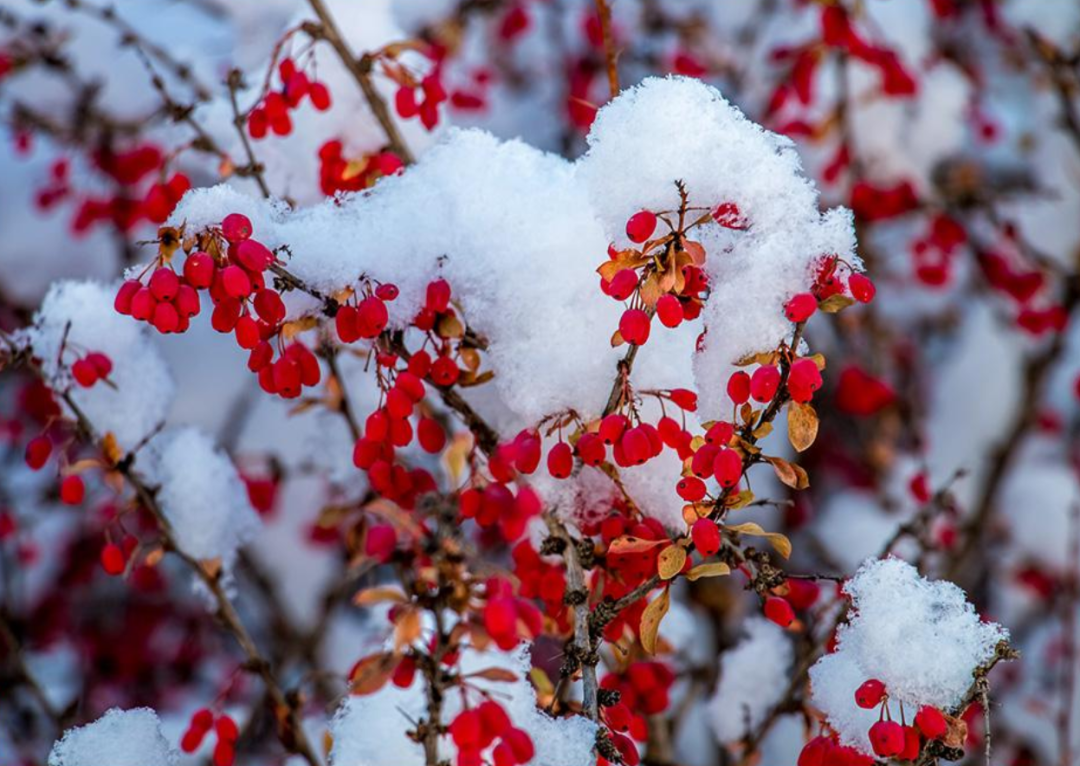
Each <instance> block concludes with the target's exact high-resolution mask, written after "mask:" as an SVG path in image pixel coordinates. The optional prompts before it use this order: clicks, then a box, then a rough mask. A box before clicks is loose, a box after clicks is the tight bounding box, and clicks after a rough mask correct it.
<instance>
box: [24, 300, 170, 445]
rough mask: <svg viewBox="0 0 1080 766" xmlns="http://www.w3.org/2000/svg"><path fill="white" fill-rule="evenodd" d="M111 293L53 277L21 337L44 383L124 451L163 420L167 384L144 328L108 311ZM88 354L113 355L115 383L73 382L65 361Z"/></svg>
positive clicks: (168, 399) (113, 378)
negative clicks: (67, 396) (90, 384)
mask: <svg viewBox="0 0 1080 766" xmlns="http://www.w3.org/2000/svg"><path fill="white" fill-rule="evenodd" d="M115 295H116V288H115V286H105V285H103V284H100V283H97V282H72V281H65V282H56V283H55V284H53V285H52V287H51V288H49V292H48V293H47V294H46V296H45V300H44V301H43V302H42V304H41V308H40V309H39V310H38V312H37V314H36V315H35V317H34V324H33V326H32V327H30V328H29V329H28V330H27V331H26V332H25V333H24V335H23V339H24V340H26V341H27V342H29V344H30V346H31V348H32V349H33V352H34V356H35V358H37V359H39V360H40V361H41V367H42V371H43V372H44V374H45V377H46V379H47V381H48V382H49V384H50V386H51V387H52V388H54V389H55V390H57V391H63V390H66V389H69V388H70V390H71V398H72V399H73V400H74V402H75V404H76V406H77V407H78V408H79V409H80V410H81V411H82V412H83V413H84V414H85V415H86V417H87V418H88V419H89V420H90V422H91V423H92V424H93V426H94V428H96V429H97V430H98V431H99V432H100V433H101V434H105V433H110V432H111V433H113V434H114V435H115V436H116V439H117V441H118V442H119V444H120V446H121V447H122V448H124V449H130V448H132V447H134V446H135V445H137V444H138V443H139V442H140V441H141V440H142V439H143V438H144V437H146V436H148V435H149V434H151V433H152V432H153V431H154V429H155V428H157V427H158V426H159V425H160V424H161V423H162V422H163V421H164V420H165V416H166V414H167V413H168V409H169V403H170V401H171V400H172V395H173V382H172V378H171V377H170V375H169V371H168V369H167V368H166V366H165V362H164V361H163V360H162V358H161V355H160V354H159V353H158V351H157V348H156V347H155V346H154V345H153V343H151V342H150V340H149V338H148V336H147V335H146V332H145V330H144V328H143V327H142V326H140V325H139V324H138V323H137V322H133V321H132V320H131V318H130V317H125V316H121V315H120V314H118V313H116V311H115V310H114V309H113V299H114V298H115ZM69 328H70V329H69ZM61 351H63V357H62V358H61ZM92 351H100V352H102V353H104V354H105V355H106V356H108V357H109V359H110V360H112V364H113V369H112V373H111V374H110V376H109V380H110V381H111V382H112V383H113V384H114V385H115V387H114V386H109V385H107V384H105V383H103V382H98V383H97V384H95V385H94V386H93V387H91V388H82V387H81V386H79V385H78V384H77V383H75V382H74V381H73V380H72V378H71V374H70V368H71V365H72V364H73V363H74V362H75V361H76V360H77V359H78V358H80V357H81V356H83V355H85V354H86V353H89V352H92Z"/></svg>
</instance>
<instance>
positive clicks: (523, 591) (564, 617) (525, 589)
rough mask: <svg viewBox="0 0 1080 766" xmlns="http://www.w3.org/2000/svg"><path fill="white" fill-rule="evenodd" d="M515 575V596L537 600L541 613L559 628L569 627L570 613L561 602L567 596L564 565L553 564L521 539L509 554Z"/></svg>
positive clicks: (526, 541) (565, 628)
mask: <svg viewBox="0 0 1080 766" xmlns="http://www.w3.org/2000/svg"><path fill="white" fill-rule="evenodd" d="M511 555H512V558H513V560H514V576H515V577H516V578H517V579H518V593H519V594H520V595H521V596H522V597H523V598H531V599H537V600H539V601H540V602H541V603H542V604H543V605H544V613H545V614H547V616H548V617H551V618H552V619H554V620H556V622H558V623H559V627H560V629H564V630H568V629H569V628H570V622H569V614H570V613H569V610H568V609H567V608H566V604H564V603H563V597H564V596H565V595H566V570H565V568H564V567H563V564H562V563H561V562H560V563H557V564H552V563H548V562H547V561H545V560H544V558H543V557H542V556H541V555H540V554H539V553H538V552H537V551H536V549H535V548H533V547H532V545H531V544H530V543H529V541H528V540H522V541H521V542H520V543H518V544H517V545H515V546H514V550H513V551H512V554H511Z"/></svg>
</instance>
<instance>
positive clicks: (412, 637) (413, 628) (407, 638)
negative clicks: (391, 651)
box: [394, 609, 422, 651]
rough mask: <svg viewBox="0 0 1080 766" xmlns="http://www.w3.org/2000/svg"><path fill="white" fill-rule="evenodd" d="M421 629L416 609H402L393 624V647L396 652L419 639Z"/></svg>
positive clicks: (418, 612)
mask: <svg viewBox="0 0 1080 766" xmlns="http://www.w3.org/2000/svg"><path fill="white" fill-rule="evenodd" d="M421 627H422V624H421V622H420V611H419V610H418V609H403V610H401V611H400V612H399V613H398V617H397V620H396V622H395V624H394V646H395V647H397V649H398V651H400V650H401V649H402V648H403V647H406V646H409V645H410V644H412V643H413V642H414V641H416V639H418V638H420V630H421Z"/></svg>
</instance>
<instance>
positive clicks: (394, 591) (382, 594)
mask: <svg viewBox="0 0 1080 766" xmlns="http://www.w3.org/2000/svg"><path fill="white" fill-rule="evenodd" d="M384 601H392V602H394V603H395V604H405V603H407V602H408V599H406V598H405V594H404V593H402V592H401V590H399V589H398V588H393V587H389V586H381V587H375V588H365V589H364V590H362V591H360V592H359V593H357V594H356V595H355V596H353V600H352V602H353V604H355V605H356V606H370V605H371V604H380V603H382V602H384Z"/></svg>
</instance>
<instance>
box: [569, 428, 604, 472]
mask: <svg viewBox="0 0 1080 766" xmlns="http://www.w3.org/2000/svg"><path fill="white" fill-rule="evenodd" d="M576 450H577V454H578V457H580V458H581V462H582V463H584V464H585V465H592V466H596V465H600V464H601V463H603V462H604V460H606V459H607V447H605V446H604V440H603V439H601V438H600V436H599V434H594V433H584V434H582V435H581V438H580V439H578V443H577V447H576Z"/></svg>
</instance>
